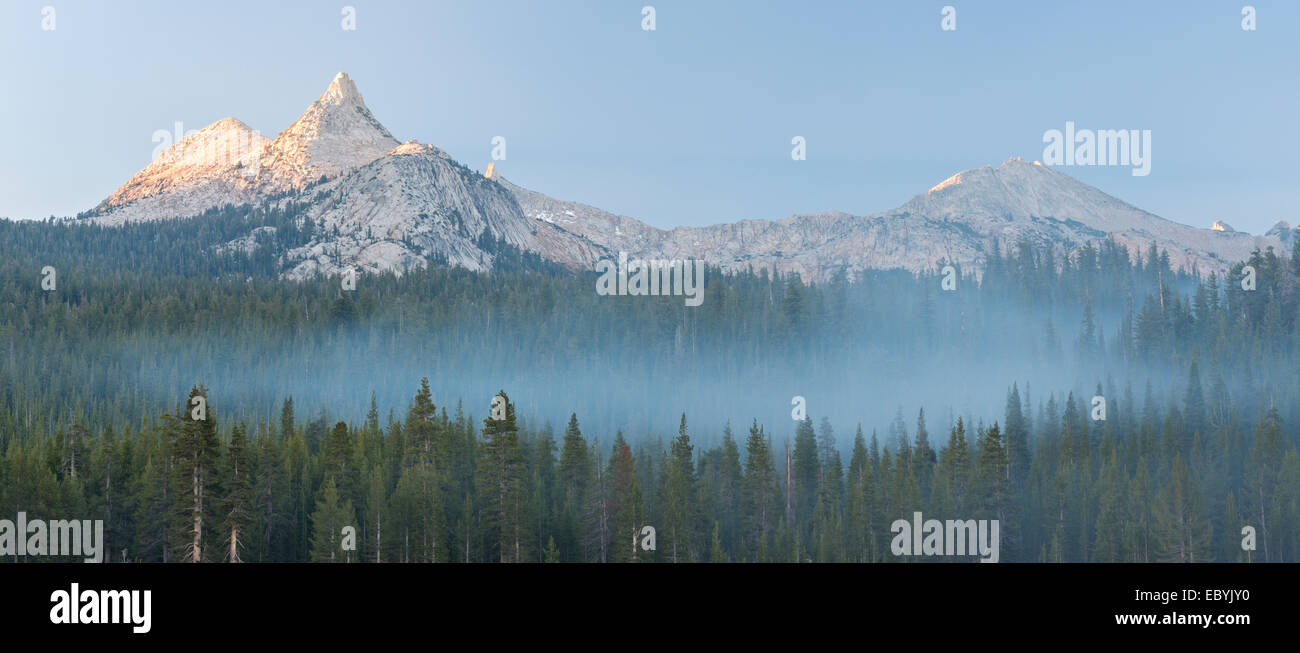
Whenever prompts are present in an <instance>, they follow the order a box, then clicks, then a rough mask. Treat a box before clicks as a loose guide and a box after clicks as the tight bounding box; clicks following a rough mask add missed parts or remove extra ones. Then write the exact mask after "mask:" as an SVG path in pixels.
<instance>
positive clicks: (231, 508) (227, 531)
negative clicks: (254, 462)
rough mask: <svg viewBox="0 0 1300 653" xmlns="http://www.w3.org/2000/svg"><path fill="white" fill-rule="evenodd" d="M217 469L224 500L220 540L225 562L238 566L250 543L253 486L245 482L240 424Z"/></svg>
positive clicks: (245, 451) (243, 434)
mask: <svg viewBox="0 0 1300 653" xmlns="http://www.w3.org/2000/svg"><path fill="white" fill-rule="evenodd" d="M223 463H224V464H223V465H222V469H221V474H220V478H221V483H222V485H223V486H224V487H223V489H224V490H225V496H224V497H222V500H221V509H220V514H221V516H222V527H221V533H222V539H223V540H224V541H225V545H226V547H225V549H226V551H225V559H226V561H227V562H242V561H243V559H242V556H241V551H242V550H243V549H244V548H245V540H252V539H254V538H253V537H250V534H249V526H250V525H251V524H252V523H253V510H254V506H253V485H252V483H251V482H250V481H249V473H250V468H249V466H248V436H247V434H246V429H245V428H244V425H243V424H237V425H236V426H235V429H234V431H233V432H232V433H231V436H230V446H229V447H227V449H226V455H225V458H224V459H223Z"/></svg>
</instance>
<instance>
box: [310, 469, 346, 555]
mask: <svg viewBox="0 0 1300 653" xmlns="http://www.w3.org/2000/svg"><path fill="white" fill-rule="evenodd" d="M355 521H356V513H355V511H353V509H352V500H351V499H347V500H344V501H342V502H340V501H339V490H338V487H337V486H336V485H335V484H334V477H333V476H327V477H326V478H325V484H324V485H323V486H322V487H321V491H320V496H319V498H318V499H317V500H316V509H315V510H314V511H313V512H312V514H311V525H312V536H311V561H312V562H351V561H352V559H353V555H352V552H351V551H346V550H344V549H343V543H344V542H343V537H344V534H343V528H344V527H345V526H352V527H354V528H355V525H354V523H353V522H355Z"/></svg>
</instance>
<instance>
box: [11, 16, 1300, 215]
mask: <svg viewBox="0 0 1300 653" xmlns="http://www.w3.org/2000/svg"><path fill="white" fill-rule="evenodd" d="M647 4H652V5H653V6H654V7H655V9H656V22H657V24H656V30H655V31H653V32H647V31H643V30H642V29H641V20H642V14H641V8H642V6H644V5H647ZM1244 4H1246V3H1244V2H1222V1H1217V0H1202V1H1196V2H1140V3H1129V2H1106V1H1096V0H1092V1H1087V2H1055V1H1052V2H1044V1H1036V2H1011V1H1006V2H988V1H971V0H941V1H939V2H928V1H922V0H906V1H901V0H900V1H898V2H863V1H854V2H830V1H825V2H794V1H783V2H761V1H746V2H733V1H730V0H688V1H677V0H635V1H630V2H629V1H625V0H582V1H578V0H546V1H542V0H531V1H530V0H493V1H491V2H482V1H477V0H475V1H471V0H456V1H446V2H430V1H428V0H424V1H419V2H414V1H413V2H397V1H391V0H390V1H385V2H380V1H377V0H346V1H344V2H339V1H333V2H291V1H276V2H240V1H232V0H226V1H223V2H221V3H213V2H207V3H199V2H184V1H173V2H132V3H126V2H101V1H93V0H92V1H71V0H44V1H38V2H27V1H16V0H0V125H3V126H4V130H5V133H4V135H3V142H4V147H3V148H2V149H0V216H8V217H14V218H33V217H44V216H47V215H51V214H53V215H60V216H62V215H71V214H74V213H76V212H78V211H80V210H84V209H87V208H90V207H92V206H94V205H95V204H96V203H98V202H99V200H101V199H102V198H104V197H105V196H107V195H108V194H109V193H111V192H112V191H113V190H114V189H116V188H117V187H118V186H119V185H120V184H122V183H123V182H125V181H126V180H127V179H128V178H130V176H131V175H132V174H134V173H135V172H136V171H137V170H139V169H140V168H142V167H143V166H145V165H147V164H148V162H149V157H150V155H151V153H152V151H153V149H154V147H155V143H154V142H153V141H152V135H153V133H154V131H156V130H159V129H168V130H170V129H172V127H173V123H175V122H178V121H180V122H183V123H184V125H185V128H186V129H198V128H201V127H203V126H205V125H207V124H209V123H211V122H213V121H216V120H218V119H220V118H223V117H226V116H234V117H237V118H239V119H241V120H243V121H244V122H246V123H248V124H249V125H250V126H251V127H253V128H255V129H257V130H259V131H260V132H262V134H264V135H266V136H271V137H273V136H275V134H277V133H278V132H279V131H280V130H282V129H284V128H285V127H287V126H288V125H289V124H290V123H291V122H292V121H293V120H294V118H296V117H297V116H298V115H299V114H300V113H301V112H302V111H303V110H304V109H306V107H307V106H308V105H309V104H310V103H311V102H312V100H314V99H315V98H316V97H317V96H319V95H320V93H321V92H323V91H324V89H325V87H326V85H327V84H328V83H329V81H330V79H331V78H332V77H333V76H334V74H335V73H336V72H338V71H346V72H348V73H349V75H350V76H351V77H352V78H353V79H354V80H355V81H356V83H357V85H358V87H359V88H360V90H361V92H362V94H364V95H365V98H366V103H367V104H368V105H369V106H370V108H371V110H372V111H373V112H374V113H375V115H376V117H377V118H378V119H379V120H380V121H381V122H383V123H384V124H385V125H386V126H387V127H388V128H389V130H390V131H392V132H393V135H394V136H396V137H397V138H398V139H399V140H411V139H414V140H419V141H421V142H426V143H433V144H435V145H437V146H439V147H441V148H443V149H445V150H446V151H448V152H449V153H450V154H451V155H452V156H454V157H456V158H457V159H459V160H461V161H462V162H464V163H465V164H466V165H469V166H470V167H472V168H475V169H480V170H481V169H484V168H486V166H487V163H488V161H489V160H490V153H491V147H492V146H491V140H492V138H493V137H494V136H498V135H500V136H504V137H506V139H507V159H506V160H505V161H503V162H499V163H498V164H497V166H498V169H499V170H500V171H501V172H502V174H503V175H504V176H506V177H507V178H509V179H510V180H512V181H514V182H516V183H519V184H521V185H523V186H526V187H529V188H532V189H534V190H538V191H541V192H544V193H546V194H549V195H552V196H554V197H558V198H562V199H571V200H577V201H582V202H585V203H588V204H591V205H594V206H597V207H600V208H602V209H606V210H609V211H613V212H616V213H621V214H624V215H629V216H632V217H636V218H639V219H642V220H645V221H647V222H649V223H651V224H654V225H656V226H660V227H670V226H676V225H699V224H710V223H717V222H730V221H734V220H738V219H744V218H783V217H787V216H789V215H792V214H795V213H809V212H816V211H823V210H844V211H848V212H851V213H857V214H868V213H874V212H876V211H881V210H885V209H889V208H893V207H895V206H897V205H899V204H901V203H903V202H904V201H906V200H907V199H909V198H910V197H912V196H913V195H915V194H917V193H920V192H924V191H925V190H926V189H928V188H929V187H930V186H932V185H934V184H936V183H938V182H939V181H941V180H943V179H944V178H946V177H948V176H949V175H951V174H953V173H955V172H957V171H960V170H963V169H966V168H972V167H978V166H982V165H990V164H991V165H998V164H1000V163H1001V162H1002V161H1004V160H1005V159H1007V158H1008V157H1011V156H1023V157H1024V158H1026V159H1041V158H1042V153H1043V147H1044V146H1043V143H1042V138H1043V133H1044V132H1045V131H1046V130H1049V129H1063V128H1064V124H1065V122H1066V121H1073V122H1075V123H1076V124H1077V125H1078V126H1079V127H1080V128H1092V129H1149V130H1151V132H1152V143H1151V148H1152V168H1151V174H1150V175H1149V176H1146V177H1135V176H1132V175H1131V174H1130V171H1129V169H1128V168H1119V167H1112V168H1105V167H1093V168H1080V167H1074V168H1063V169H1062V171H1063V172H1066V173H1067V174H1070V175H1073V176H1075V177H1077V178H1079V179H1082V180H1083V181H1085V182H1087V183H1090V184H1093V185H1095V186H1097V187H1099V188H1101V189H1102V190H1105V191H1106V192H1109V193H1111V194H1112V195H1115V196H1117V197H1119V198H1121V199H1123V200H1126V201H1128V202H1131V203H1133V204H1135V205H1137V206H1139V207H1141V208H1144V209H1146V210H1149V211H1152V212H1154V213H1157V214H1159V215H1161V216H1164V217H1166V218H1169V219H1172V220H1177V221H1180V222H1184V223H1187V224H1192V225H1196V226H1208V225H1209V224H1210V222H1212V221H1213V220H1215V219H1223V220H1226V221H1228V222H1229V223H1231V224H1232V225H1233V226H1235V227H1236V228H1238V229H1240V230H1247V231H1252V232H1255V233H1259V232H1262V231H1263V230H1265V229H1267V228H1268V227H1269V226H1271V225H1272V223H1273V222H1274V221H1275V220H1278V219H1285V220H1288V221H1290V222H1291V223H1292V224H1293V225H1295V224H1296V223H1297V222H1300V207H1298V205H1297V203H1296V202H1295V200H1294V192H1293V191H1294V190H1295V189H1296V188H1297V187H1298V186H1300V184H1297V182H1296V172H1295V168H1296V160H1295V157H1296V153H1297V152H1300V125H1297V117H1300V83H1298V79H1297V77H1298V76H1297V70H1298V66H1297V64H1300V3H1296V2H1276V1H1264V0H1254V1H1252V2H1250V4H1251V5H1252V6H1254V7H1255V8H1256V11H1257V21H1258V29H1257V30H1256V31H1253V32H1248V31H1243V30H1242V29H1241V20H1242V17H1241V8H1242V6H1243V5H1244ZM345 5H351V6H353V7H355V9H356V17H357V29H356V30H355V31H344V30H343V29H342V26H341V24H340V21H341V20H342V16H341V10H342V7H344V6H345ZM944 5H952V6H954V7H955V8H956V10H957V15H956V18H957V29H956V30H955V31H951V32H945V31H942V30H941V29H940V20H941V18H942V16H941V10H942V8H943V6H944ZM44 6H52V7H54V9H55V20H56V23H55V30H54V31H43V30H42V29H41V20H42V13H41V12H42V7H44ZM794 136H803V137H805V138H806V139H807V160H805V161H793V160H792V159H791V157H790V151H791V145H790V140H791V138H792V137H794Z"/></svg>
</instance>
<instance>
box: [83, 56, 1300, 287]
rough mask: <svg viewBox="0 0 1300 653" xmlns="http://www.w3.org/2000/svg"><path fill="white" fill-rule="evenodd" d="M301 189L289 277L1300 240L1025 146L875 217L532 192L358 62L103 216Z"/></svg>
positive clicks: (145, 176) (175, 157)
mask: <svg viewBox="0 0 1300 653" xmlns="http://www.w3.org/2000/svg"><path fill="white" fill-rule="evenodd" d="M214 154H218V155H221V156H218V157H216V158H214ZM291 200H292V201H298V202H306V205H307V208H306V209H305V214H306V217H307V218H310V219H311V220H313V222H314V223H317V224H319V225H320V226H321V227H322V229H321V230H320V231H319V232H318V233H317V234H316V235H315V236H313V238H312V240H311V242H309V243H308V244H306V245H302V246H298V247H294V248H291V249H290V250H288V251H286V252H285V253H284V254H283V256H282V259H281V266H282V269H283V272H282V276H284V277H286V278H291V279H301V278H306V277H310V276H314V275H318V274H326V275H332V274H339V273H342V272H344V271H346V270H349V269H354V270H364V271H371V272H378V271H392V272H396V273H399V274H400V273H401V272H402V271H404V270H406V269H409V268H411V267H413V266H423V265H427V264H428V262H429V260H431V259H436V260H441V261H446V262H447V263H448V264H451V265H458V266H462V267H465V268H467V269H471V270H487V269H490V268H491V267H492V258H493V257H492V255H491V254H490V253H489V252H486V251H484V250H483V249H482V248H480V247H479V246H478V245H477V244H476V243H477V239H478V238H479V237H480V236H481V235H484V234H487V235H490V236H491V237H493V238H496V239H500V240H503V241H505V242H507V243H509V244H511V245H513V246H515V247H517V248H519V249H521V250H524V251H529V252H533V253H536V254H538V255H540V256H542V257H543V258H545V259H547V260H550V261H553V262H555V263H558V264H560V265H563V266H565V267H568V268H570V269H574V270H579V269H592V268H593V267H594V266H595V263H596V262H597V261H599V260H600V259H602V258H610V257H615V256H617V255H618V253H620V252H626V253H627V254H628V255H629V256H631V257H635V258H654V259H680V258H696V259H702V260H704V261H705V262H707V263H709V264H710V265H713V266H716V267H719V268H721V269H723V270H727V271H738V270H744V269H754V270H759V269H767V270H769V271H774V272H782V273H790V272H794V273H799V274H800V275H801V276H803V277H804V278H805V279H808V280H811V281H824V280H826V279H829V278H831V277H832V276H834V275H835V274H838V273H841V272H848V273H853V272H857V271H861V270H866V269H892V268H901V269H905V270H908V271H910V272H921V271H924V270H933V269H935V268H936V267H937V266H938V265H939V264H940V263H941V262H951V263H956V264H960V265H963V266H968V267H973V268H975V269H976V270H978V269H979V267H980V266H982V264H983V262H984V260H985V259H986V258H987V256H988V254H989V253H990V251H991V249H992V247H994V246H995V244H997V245H996V246H1000V247H1003V248H1010V247H1011V246H1013V245H1014V244H1015V243H1016V242H1019V241H1029V242H1032V243H1034V244H1035V245H1038V246H1048V247H1051V248H1053V249H1055V250H1057V251H1058V252H1059V253H1062V254H1068V253H1070V252H1072V251H1073V250H1074V249H1076V248H1077V247H1080V246H1082V245H1083V244H1085V243H1088V242H1097V241H1099V240H1102V239H1113V240H1116V241H1118V242H1119V243H1121V244H1122V245H1124V246H1125V247H1126V248H1127V249H1128V250H1129V251H1130V253H1131V254H1140V253H1142V252H1143V251H1145V250H1146V249H1147V248H1149V247H1150V246H1151V245H1153V244H1154V245H1155V246H1156V247H1158V248H1160V249H1163V250H1166V251H1168V252H1169V254H1170V261H1171V264H1172V265H1174V267H1176V268H1177V267H1183V268H1186V269H1189V270H1192V269H1195V270H1197V271H1199V272H1201V273H1209V272H1220V273H1221V272H1223V271H1225V270H1226V269H1227V268H1228V266H1230V265H1231V264H1232V263H1235V262H1237V261H1240V260H1244V259H1245V258H1247V257H1248V256H1249V255H1250V253H1251V251H1253V250H1254V249H1255V248H1260V249H1264V248H1266V247H1270V246H1272V247H1276V248H1283V247H1286V246H1288V245H1291V244H1293V243H1294V242H1297V241H1298V240H1300V238H1297V237H1296V235H1295V234H1296V231H1295V230H1293V229H1290V226H1289V225H1287V224H1286V223H1284V222H1281V221H1279V223H1278V224H1277V225H1275V226H1274V228H1273V229H1270V230H1269V232H1268V233H1266V234H1265V235H1263V236H1255V235H1251V234H1246V233H1243V232H1237V231H1233V230H1231V229H1222V228H1220V227H1219V224H1221V223H1216V225H1215V229H1198V228H1195V227H1190V226H1187V225H1183V224H1181V223H1178V222H1174V221H1171V220H1167V219H1165V218H1162V217H1160V216H1157V215H1155V214H1152V213H1149V212H1147V211H1144V210H1142V209H1140V208H1138V207H1135V206H1133V205H1131V204H1128V203H1127V202H1124V201H1122V200H1120V199H1118V198H1115V197H1113V196H1111V195H1108V194H1106V193H1105V192H1103V191H1101V190H1099V189H1097V188H1094V187H1092V186H1089V185H1087V184H1084V183H1083V182H1080V181H1078V180H1076V179H1074V178H1073V177H1070V176H1069V175H1066V174H1064V173H1063V172H1061V171H1059V170H1056V169H1053V168H1049V167H1047V166H1044V165H1042V164H1041V163H1040V162H1037V161H1034V162H1032V163H1031V162H1027V161H1025V160H1023V159H1021V158H1020V157H1013V158H1011V159H1008V160H1007V161H1005V162H1004V163H1003V164H1001V165H1000V166H998V167H996V168H994V167H993V166H983V167H979V168H972V169H970V170H964V171H960V172H958V173H956V174H954V175H952V176H951V177H949V178H947V179H945V180H943V181H941V182H940V183H938V184H936V185H934V186H932V187H931V188H930V189H929V190H928V191H926V192H924V193H919V194H917V195H915V196H914V197H912V199H910V200H909V201H907V202H905V203H904V204H902V205H901V206H899V207H896V208H894V209H890V210H887V211H883V212H879V213H874V214H870V215H861V216H859V215H853V214H850V213H845V212H839V211H830V212H822V213H813V214H797V215H793V216H789V217H787V218H784V219H780V220H753V219H748V220H738V221H735V222H729V223H727V222H724V223H717V224H713V225H708V226H703V227H687V226H679V227H674V228H671V229H661V228H657V227H654V226H651V225H649V224H646V223H644V222H641V221H640V220H637V219H635V218H631V217H628V216H622V215H617V214H614V213H610V212H607V211H604V210H601V209H599V208H596V207H592V206H589V205H586V204H582V203H580V202H574V201H566V200H559V199H555V198H552V197H549V196H547V195H545V194H542V193H539V192H536V191H533V190H529V189H527V188H523V187H521V186H518V185H516V184H514V183H512V182H510V181H508V180H507V179H506V178H504V177H502V176H501V174H500V173H499V172H498V173H495V174H493V175H492V176H491V177H490V178H487V177H485V176H484V175H483V174H481V173H478V172H475V171H473V170H470V169H469V168H468V167H466V166H464V165H462V164H460V163H459V162H457V161H456V160H455V159H453V158H452V157H451V156H449V155H448V154H447V153H446V152H444V151H443V150H441V149H439V148H437V147H435V146H433V145H427V144H420V143H417V142H415V141H406V142H399V141H398V140H397V139H396V138H394V137H393V135H392V134H391V133H390V132H389V131H388V130H387V129H386V128H385V127H384V126H383V125H382V124H381V123H380V122H379V121H378V119H376V118H375V116H374V115H373V114H372V113H371V112H370V110H369V109H368V108H367V107H366V105H365V101H364V98H363V97H362V95H361V93H360V91H359V90H358V88H357V86H356V83H355V82H354V81H353V80H352V79H351V78H350V77H349V76H348V75H347V74H346V73H343V72H340V73H338V74H337V75H335V76H334V78H333V79H332V80H331V82H330V84H329V86H328V87H327V88H326V90H325V92H324V93H322V94H321V96H320V97H319V98H318V99H317V100H315V101H314V102H313V103H312V104H311V105H310V106H309V107H308V108H307V110H306V111H304V112H303V114H302V115H301V116H300V117H299V118H298V119H297V120H295V121H294V122H293V123H292V124H291V125H290V126H289V127H287V128H286V129H285V130H284V131H282V132H280V133H279V134H278V135H277V136H276V138H274V139H269V138H265V137H262V136H260V134H257V133H256V132H254V131H252V130H251V129H250V128H249V127H248V126H247V125H244V124H243V123H242V122H240V121H238V120H237V119H234V118H225V119H222V120H220V121H217V122H215V123H213V124H212V125H208V126H207V127H205V128H204V129H202V130H199V131H198V132H197V133H195V134H192V135H190V136H187V137H186V138H185V139H182V141H181V142H179V143H177V144H175V145H173V146H172V147H171V148H169V149H168V150H167V151H166V152H164V153H163V155H161V156H159V157H157V158H156V159H155V160H154V161H152V162H150V164H149V165H148V166H146V167H145V168H144V169H143V170H141V171H140V172H139V173H137V174H136V175H135V176H133V177H132V178H131V179H130V180H128V182H127V183H126V184H124V185H123V186H122V187H121V188H119V189H118V190H117V191H115V192H114V193H113V194H112V195H110V196H109V197H108V198H106V199H105V200H104V201H103V202H101V203H100V205H98V206H97V207H96V208H95V209H94V210H93V211H92V213H91V215H90V216H89V217H88V219H90V220H92V221H95V222H98V223H101V224H106V225H115V224H123V223H126V222H132V221H136V220H159V219H169V218H177V217H187V216H190V215H195V214H198V213H200V212H202V211H203V210H206V209H208V208H212V207H216V206H223V205H233V204H250V205H263V204H273V203H276V202H279V203H284V202H287V201H291ZM246 244H247V243H241V242H233V241H232V243H229V244H228V245H229V246H230V247H244V246H246Z"/></svg>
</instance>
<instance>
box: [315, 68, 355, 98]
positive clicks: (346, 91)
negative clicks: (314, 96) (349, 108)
mask: <svg viewBox="0 0 1300 653" xmlns="http://www.w3.org/2000/svg"><path fill="white" fill-rule="evenodd" d="M320 101H321V102H328V103H332V104H343V103H345V102H354V103H356V104H360V105H363V106H364V105H365V100H363V99H362V97H361V92H360V91H358V90H357V84H356V82H354V81H352V78H351V77H348V74H347V73H345V72H340V73H339V74H337V75H335V76H334V80H333V81H331V82H330V85H329V88H327V89H325V93H324V94H322V95H321V96H320Z"/></svg>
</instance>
